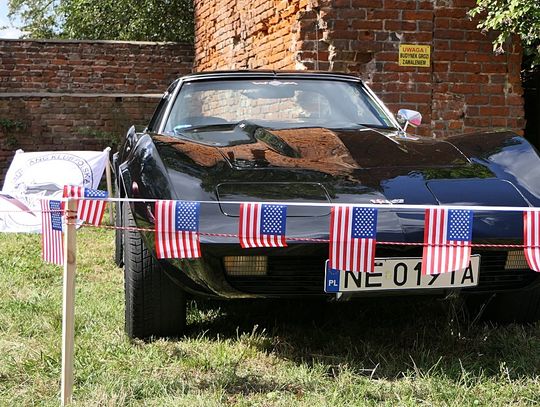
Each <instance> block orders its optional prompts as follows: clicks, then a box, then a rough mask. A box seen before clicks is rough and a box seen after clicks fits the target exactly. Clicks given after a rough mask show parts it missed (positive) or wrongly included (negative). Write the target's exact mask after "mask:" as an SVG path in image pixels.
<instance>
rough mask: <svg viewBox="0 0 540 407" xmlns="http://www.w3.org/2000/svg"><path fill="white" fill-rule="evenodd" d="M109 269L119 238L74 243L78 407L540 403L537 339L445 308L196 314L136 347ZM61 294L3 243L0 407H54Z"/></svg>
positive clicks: (18, 248) (225, 308)
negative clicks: (167, 337)
mask: <svg viewBox="0 0 540 407" xmlns="http://www.w3.org/2000/svg"><path fill="white" fill-rule="evenodd" d="M112 256H113V234H112V232H110V231H104V230H96V229H83V230H81V231H79V232H78V271H77V293H76V334H75V335H76V337H75V338H76V347H75V394H74V401H75V405H92V406H94V405H106V406H126V405H127V406H221V405H238V406H290V405H299V406H310V407H311V406H333V405H339V406H359V405H360V406H361V405H388V406H394V405H405V406H416V405H452V406H463V405H466V406H469V405H485V406H487V405H535V404H538V403H540V325H538V324H537V325H535V326H519V325H509V326H499V327H495V326H491V325H487V324H475V325H473V326H470V325H468V324H467V323H466V322H459V321H457V320H455V318H454V317H453V315H454V313H453V312H450V310H452V309H453V308H452V306H451V305H453V304H451V303H448V302H444V301H440V300H425V299H424V300H421V301H411V300H407V301H405V300H391V299H377V300H369V301H362V302H355V303H347V304H327V305H324V304H319V303H316V302H306V301H296V302H275V301H273V302H256V301H255V302H253V301H250V302H231V303H223V302H201V301H199V302H197V303H195V302H190V308H189V313H188V323H189V325H188V326H189V329H188V333H187V334H186V337H185V338H183V339H182V340H180V341H163V340H158V341H154V342H151V343H143V342H138V341H136V342H130V341H129V340H128V339H127V338H126V337H125V335H124V332H123V281H122V271H121V270H120V269H118V268H116V267H115V266H114V264H113V262H112ZM321 284H322V283H321ZM61 290H62V270H61V268H60V267H57V266H51V265H45V264H43V263H42V262H41V260H40V241H39V236H37V235H9V234H0V405H2V406H3V405H6V406H15V405H17V406H26V405H51V406H55V405H58V403H59V396H58V395H59V386H60V343H61V301H62V298H61Z"/></svg>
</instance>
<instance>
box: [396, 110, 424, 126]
mask: <svg viewBox="0 0 540 407" xmlns="http://www.w3.org/2000/svg"><path fill="white" fill-rule="evenodd" d="M396 119H397V121H398V123H399V124H401V125H402V126H403V131H407V126H408V125H409V124H410V125H411V126H413V127H416V126H419V125H420V124H421V123H422V115H421V114H420V113H419V112H417V111H416V110H409V109H399V110H398V113H397V116H396Z"/></svg>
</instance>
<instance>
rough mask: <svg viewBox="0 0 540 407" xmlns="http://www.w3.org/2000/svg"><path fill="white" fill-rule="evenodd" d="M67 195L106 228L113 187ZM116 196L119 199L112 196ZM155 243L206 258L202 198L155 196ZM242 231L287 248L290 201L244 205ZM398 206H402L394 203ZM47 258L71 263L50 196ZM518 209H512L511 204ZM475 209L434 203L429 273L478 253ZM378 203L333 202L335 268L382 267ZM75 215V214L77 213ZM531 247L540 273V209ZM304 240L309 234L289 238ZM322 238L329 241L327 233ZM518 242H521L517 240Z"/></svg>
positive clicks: (244, 242) (168, 253) (45, 219)
mask: <svg viewBox="0 0 540 407" xmlns="http://www.w3.org/2000/svg"><path fill="white" fill-rule="evenodd" d="M63 197H64V198H77V202H78V205H77V216H76V219H77V222H78V223H79V224H89V225H93V226H100V225H101V222H102V219H103V215H104V212H105V208H106V204H107V202H108V201H111V199H109V198H108V194H107V192H105V191H100V190H94V189H89V188H85V187H76V186H65V187H64V191H63ZM112 201H114V199H113V200H112ZM154 205H155V206H154V210H155V228H154V229H153V230H154V234H155V245H156V247H155V249H156V257H157V258H159V259H170V258H178V259H192V258H199V257H201V247H200V236H201V235H204V234H207V233H201V232H200V230H199V218H200V208H201V202H193V201H175V200H154ZM239 205H240V217H239V222H238V234H237V235H227V236H229V237H235V238H237V239H238V242H239V244H240V246H241V247H242V248H245V249H249V248H254V247H285V246H287V240H288V238H287V236H286V223H287V205H286V204H273V203H254V202H249V203H240V204H239ZM392 207H396V208H398V207H399V205H392ZM41 208H42V234H43V235H42V258H43V260H44V261H46V262H49V263H53V264H58V265H63V264H64V253H63V243H62V217H63V216H65V213H64V208H63V202H62V201H60V200H48V199H43V200H42V204H41ZM511 209H512V208H510V209H509V210H511ZM473 211H474V209H463V208H456V209H451V208H426V209H425V216H424V221H425V227H424V241H423V243H422V246H423V254H422V273H423V274H440V273H447V272H452V271H456V270H461V269H464V268H465V267H467V265H468V264H469V259H470V256H471V248H472V231H473ZM377 216H378V209H377V208H373V207H369V206H362V205H343V204H340V205H333V206H331V212H330V222H329V240H327V241H328V242H329V253H328V258H329V262H330V265H329V266H330V268H331V269H335V270H342V271H352V272H367V273H370V272H374V271H375V254H376V246H377V244H388V242H377ZM74 218H75V216H74ZM523 230H524V233H523V246H522V247H523V248H524V252H525V258H526V259H527V262H528V265H529V267H530V268H531V269H532V270H535V271H537V272H540V211H538V210H533V209H532V208H531V210H523ZM289 240H295V241H296V240H302V239H298V238H295V239H289ZM319 241H322V240H321V239H319ZM512 246H513V247H515V245H512Z"/></svg>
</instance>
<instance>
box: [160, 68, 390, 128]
mask: <svg viewBox="0 0 540 407" xmlns="http://www.w3.org/2000/svg"><path fill="white" fill-rule="evenodd" d="M204 92H207V94H208V95H210V96H212V95H211V94H212V92H213V93H214V95H213V97H214V99H215V100H213V101H212V102H213V103H214V104H215V102H216V100H223V99H227V98H228V97H229V96H231V97H229V99H230V100H232V101H234V102H236V104H235V105H234V106H233V107H230V108H227V107H226V108H225V109H224V110H223V111H221V113H222V114H221V115H219V116H218V115H216V114H215V113H214V112H213V111H212V108H207V105H208V106H209V105H210V103H207V105H205V103H206V102H205V101H202V100H201V99H203V98H202V97H201V95H206V94H205V93H204ZM227 92H228V93H229V94H227ZM216 95H218V96H220V97H216ZM306 95H308V97H306ZM309 95H313V98H312V99H315V100H311V101H310V97H309ZM195 96H197V97H198V99H199V100H197V101H196V103H198V104H199V106H197V107H196V108H194V106H195V102H194V100H195ZM354 98H355V99H354ZM206 99H208V97H207V98H206ZM240 99H242V100H240ZM240 102H242V103H240ZM274 102H277V106H278V108H276V106H274V105H271V103H274ZM306 102H307V104H308V105H309V103H311V105H317V104H318V106H319V107H318V110H316V115H314V117H303V116H301V113H298V114H296V113H295V112H294V109H296V106H297V105H298V106H301V107H302V109H304V108H305V106H306ZM353 102H357V103H356V104H354V103H353ZM250 103H253V106H256V107H257V108H261V107H262V108H265V109H268V108H269V106H271V107H272V109H274V111H275V112H274V114H277V115H278V116H279V115H280V114H281V115H282V116H283V115H284V114H285V113H284V112H288V111H291V112H292V113H290V115H291V116H290V117H291V120H283V119H277V120H268V119H267V118H268V117H271V114H267V115H266V116H264V115H262V114H261V115H259V116H257V115H256V114H253V107H252V106H251V105H250ZM257 104H258V105H257ZM192 105H193V106H192ZM187 108H189V109H203V108H205V109H209V110H207V111H206V112H204V113H205V114H200V115H194V114H193V113H191V112H187ZM183 109H184V110H183ZM241 109H244V112H245V111H248V112H249V113H251V114H249V115H242V111H241ZM249 109H251V111H250V110H249ZM279 109H282V110H279ZM286 109H289V110H286ZM355 109H356V110H355ZM307 112H308V113H310V111H309V110H308V111H307ZM359 112H362V115H363V117H361V115H360V113H359ZM210 113H212V114H210ZM355 113H356V114H357V116H355ZM287 114H288V113H287ZM182 115H183V116H182ZM235 115H236V116H235ZM222 116H225V117H222ZM336 117H339V119H337V118H336ZM206 119H209V120H206ZM360 119H364V120H360ZM183 120H186V121H185V122H183ZM241 122H249V123H253V124H256V125H259V126H263V127H268V128H275V129H293V128H305V127H326V128H330V129H358V128H365V127H373V128H377V129H388V130H399V124H397V122H396V120H395V118H394V117H393V116H392V114H391V113H390V111H389V110H388V108H387V107H386V106H385V105H384V104H383V103H382V102H381V101H380V99H378V97H377V96H376V95H375V94H374V93H373V92H372V91H371V89H370V88H369V87H368V86H367V85H365V84H364V83H363V82H362V81H360V80H358V79H356V80H353V79H338V78H335V77H328V78H325V77H323V78H319V77H307V76H306V77H305V78H299V77H298V76H293V77H290V78H289V77H253V76H250V77H245V78H243V77H238V76H235V77H231V78H227V77H219V78H201V79H200V78H196V77H195V78H189V79H187V80H183V81H180V83H179V85H178V86H177V90H176V92H175V93H174V95H173V100H172V101H171V102H170V103H169V106H167V111H166V112H165V114H164V115H163V116H162V120H161V124H160V126H159V129H158V132H159V133H162V134H167V135H181V134H180V133H186V132H190V131H192V130H196V129H198V128H202V127H212V126H216V125H224V124H229V125H235V124H238V123H241Z"/></svg>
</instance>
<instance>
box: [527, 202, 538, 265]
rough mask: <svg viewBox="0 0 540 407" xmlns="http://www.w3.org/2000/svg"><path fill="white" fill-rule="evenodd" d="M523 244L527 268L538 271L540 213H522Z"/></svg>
mask: <svg viewBox="0 0 540 407" xmlns="http://www.w3.org/2000/svg"><path fill="white" fill-rule="evenodd" d="M523 244H524V245H525V258H526V259H527V263H529V268H530V269H531V270H534V271H540V212H539V211H524V212H523Z"/></svg>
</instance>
